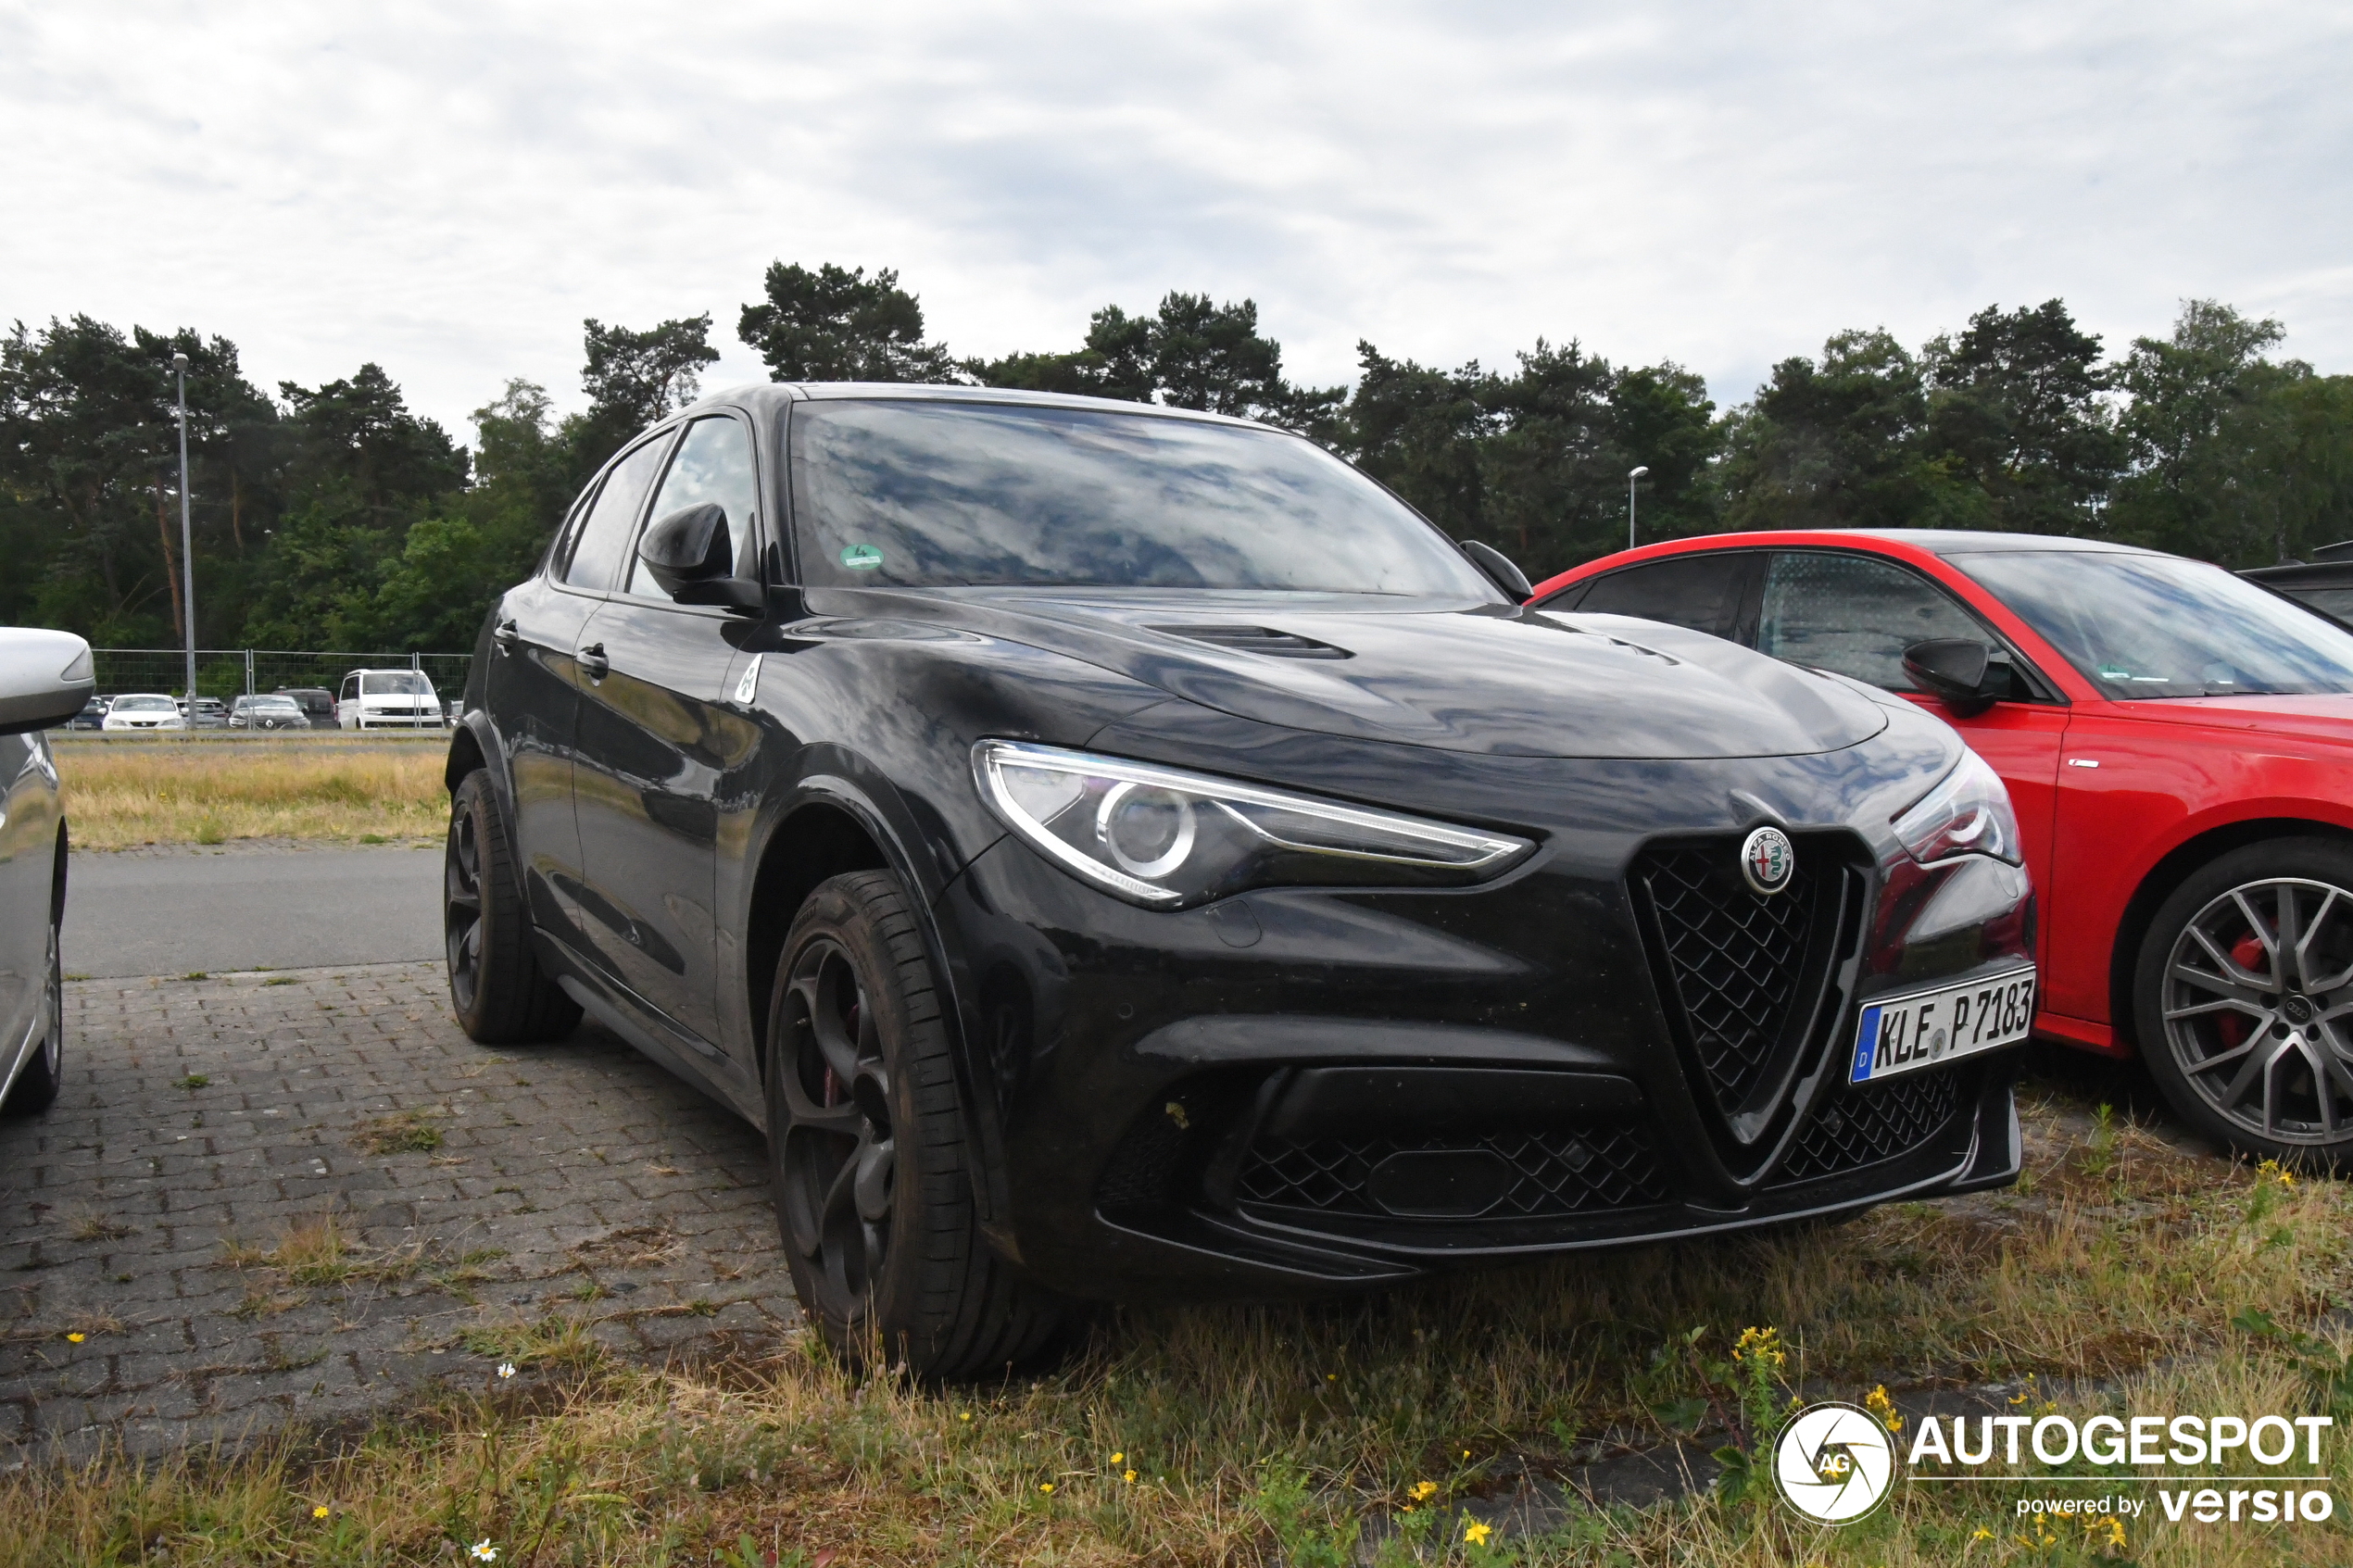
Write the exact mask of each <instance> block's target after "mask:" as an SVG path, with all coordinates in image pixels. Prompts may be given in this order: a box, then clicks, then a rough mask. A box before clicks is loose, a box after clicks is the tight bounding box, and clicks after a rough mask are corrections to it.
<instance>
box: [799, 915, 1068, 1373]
mask: <svg viewBox="0 0 2353 1568" xmlns="http://www.w3.org/2000/svg"><path fill="white" fill-rule="evenodd" d="M768 1040H769V1051H770V1054H769V1061H768V1068H767V1080H768V1082H767V1097H768V1148H769V1164H770V1172H771V1175H772V1178H773V1180H774V1186H775V1201H776V1229H777V1232H778V1235H779V1236H781V1238H782V1239H783V1242H784V1246H785V1254H786V1262H787V1263H788V1264H789V1265H790V1267H791V1269H792V1276H793V1289H794V1292H795V1294H796V1295H797V1296H799V1299H800V1304H801V1310H802V1311H805V1312H806V1313H807V1314H808V1315H809V1317H810V1319H811V1321H812V1323H815V1324H816V1326H817V1328H818V1330H819V1332H820V1333H822V1334H823V1335H824V1338H825V1341H826V1343H827V1344H828V1345H829V1346H831V1347H832V1348H833V1349H834V1350H835V1352H836V1353H837V1354H839V1355H840V1356H842V1357H843V1358H844V1359H845V1360H847V1361H849V1362H850V1363H851V1364H853V1365H859V1366H867V1365H874V1364H880V1365H884V1366H904V1367H906V1368H908V1369H909V1370H910V1371H912V1372H913V1373H914V1374H917V1375H918V1376H922V1377H927V1378H958V1377H971V1376H979V1375H984V1374H992V1373H994V1374H1001V1373H1003V1372H1004V1371H1006V1370H1007V1369H1008V1368H1010V1367H1013V1366H1018V1365H1021V1364H1024V1363H1026V1362H1027V1361H1032V1360H1034V1359H1035V1358H1036V1357H1038V1355H1039V1354H1040V1353H1041V1352H1043V1351H1044V1350H1046V1349H1047V1348H1048V1347H1049V1346H1050V1345H1051V1343H1052V1342H1053V1340H1054V1339H1055V1337H1056V1336H1057V1334H1058V1331H1059V1329H1060V1327H1061V1325H1062V1323H1063V1321H1064V1315H1065V1314H1064V1311H1063V1303H1061V1302H1060V1301H1059V1300H1058V1299H1057V1298H1053V1297H1052V1296H1051V1295H1050V1294H1048V1293H1046V1292H1044V1291H1042V1290H1040V1289H1038V1287H1037V1286H1033V1285H1031V1284H1030V1283H1028V1282H1027V1281H1026V1280H1023V1279H1021V1278H1020V1277H1018V1276H1017V1275H1015V1274H1014V1273H1013V1271H1012V1270H1011V1269H1010V1268H1009V1267H1008V1266H1007V1264H1006V1263H1005V1262H1004V1261H1003V1260H1002V1259H1000V1258H999V1257H998V1256H997V1255H996V1254H995V1253H994V1252H993V1251H991V1250H990V1249H989V1248H988V1244H987V1242H985V1241H984V1240H983V1239H982V1238H981V1236H980V1231H979V1226H978V1223H977V1220H976V1217H975V1212H974V1208H973V1194H972V1179H973V1173H972V1171H971V1168H970V1166H969V1164H968V1163H967V1161H968V1160H969V1158H970V1152H969V1150H968V1149H967V1148H966V1145H965V1141H964V1134H963V1115H962V1112H961V1110H960V1109H959V1104H958V1098H957V1093H956V1081H955V1073H954V1071H953V1063H952V1061H951V1060H950V1055H949V1050H950V1045H949V1034H948V1026H947V1022H946V1021H945V1020H944V1019H943V1018H942V1017H941V1016H940V991H939V987H938V986H937V984H936V982H935V981H934V978H933V974H932V966H931V960H930V959H929V958H928V957H927V956H926V955H925V950H924V942H923V935H922V932H921V930H920V928H919V927H918V926H917V924H916V922H915V917H914V914H913V912H912V908H911V906H910V903H909V900H908V899H907V897H906V895H905V893H904V892H903V891H902V889H901V888H900V884H899V881H898V879H897V878H896V877H893V876H891V875H889V874H888V873H887V872H851V873H849V875H846V876H837V877H835V878H833V879H831V880H830V881H827V882H825V883H823V884H819V885H818V887H817V889H816V890H815V891H814V892H812V894H811V895H810V896H809V898H808V901H807V902H806V903H804V904H803V905H802V906H801V908H800V912H799V914H798V915H797V916H796V917H795V918H794V920H793V924H792V930H791V931H790V932H789V933H788V934H787V935H786V938H785V946H784V951H783V955H782V961H781V962H779V964H778V965H777V970H776V985H775V991H774V996H773V997H772V998H771V1002H770V1006H769V1015H768Z"/></svg>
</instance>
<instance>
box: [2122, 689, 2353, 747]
mask: <svg viewBox="0 0 2353 1568" xmlns="http://www.w3.org/2000/svg"><path fill="white" fill-rule="evenodd" d="M2115 706H2116V710H2117V711H2118V712H2119V713H2121V714H2125V715H2127V716H2129V717H2131V718H2133V719H2139V720H2145V721H2149V722H2152V723H2160V724H2197V725H2201V726H2204V727H2205V728H2208V729H2215V730H2260V731H2262V732H2263V733H2264V734H2271V735H2281V736H2289V737H2294V738H2296V739H2298V740H2313V741H2324V742H2329V743H2332V744H2334V745H2338V746H2343V745H2345V744H2347V743H2348V742H2353V695H2348V694H2345V693H2331V692H2316V693H2311V694H2309V695H2303V696H2175V697H2143V698H2140V699H2139V700H2137V701H2130V700H2128V701H2124V702H2120V703H2118V704H2116V705H2115Z"/></svg>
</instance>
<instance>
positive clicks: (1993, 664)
mask: <svg viewBox="0 0 2353 1568" xmlns="http://www.w3.org/2000/svg"><path fill="white" fill-rule="evenodd" d="M1904 673H1905V674H1906V675H1907V676H1909V677H1910V678H1911V682H1912V684H1913V685H1915V686H1917V687H1919V689H1920V690H1921V691H1924V692H1926V693H1927V694H1928V695H1929V696H1932V697H1934V698H1936V699H1937V700H1938V701H1940V702H1942V703H1944V705H1945V706H1946V707H1948V708H1950V709H1952V710H1953V711H1954V713H1955V714H1956V715H1957V716H1958V717H1960V718H1963V719H1969V718H1974V717H1975V716H1976V715H1978V714H1980V713H1982V712H1984V711H1985V710H1986V709H1989V708H1991V707H1993V706H1994V704H1995V703H1997V702H1999V701H2001V700H2002V698H2004V697H2006V696H2009V695H2010V656H2009V655H2008V654H2007V653H2003V652H2001V651H1999V650H1998V649H1994V648H1990V647H1987V646H1985V645H1984V644H1983V643H1981V642H1978V641H1977V640H1975V639H1974V638H1970V637H1931V639H1929V640H1928V641H1927V642H1924V643H1914V644H1913V645H1912V646H1910V647H1907V648H1906V649H1905V650H1904Z"/></svg>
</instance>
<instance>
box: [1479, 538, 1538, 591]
mask: <svg viewBox="0 0 2353 1568" xmlns="http://www.w3.org/2000/svg"><path fill="white" fill-rule="evenodd" d="M1463 554H1465V555H1466V556H1468V557H1470V559H1471V564H1472V565H1473V566H1475V567H1477V568H1478V570H1479V571H1482V572H1484V573H1486V575H1487V580H1488V581H1489V582H1490V583H1494V584H1495V586H1497V587H1498V588H1501V589H1503V590H1504V592H1505V593H1506V594H1509V595H1510V596H1512V602H1513V603H1514V604H1525V603H1527V602H1528V596H1529V595H1530V594H1533V593H1534V592H1536V585H1535V584H1534V583H1530V582H1529V580H1528V573H1526V572H1525V571H1521V570H1520V569H1519V567H1518V566H1517V565H1516V564H1515V563H1514V562H1513V560H1512V558H1511V557H1509V556H1507V555H1505V554H1504V552H1503V551H1501V550H1499V549H1497V548H1496V547H1495V546H1492V545H1482V544H1480V543H1479V542H1478V540H1476V539H1466V540H1464V541H1463Z"/></svg>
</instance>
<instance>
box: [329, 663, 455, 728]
mask: <svg viewBox="0 0 2353 1568" xmlns="http://www.w3.org/2000/svg"><path fill="white" fill-rule="evenodd" d="M335 722H336V723H337V724H338V725H340V726H341V727H343V728H344V729H346V730H382V729H399V730H414V729H428V728H430V729H436V730H437V729H440V728H441V727H442V726H443V724H444V723H445V722H446V721H445V720H444V718H443V717H442V711H441V698H440V697H438V696H435V695H434V689H433V682H432V681H430V680H428V679H427V678H426V676H425V673H424V671H422V670H354V671H352V672H351V673H350V674H348V675H346V676H345V677H344V678H343V689H342V690H341V691H339V692H337V693H336V694H335Z"/></svg>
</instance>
